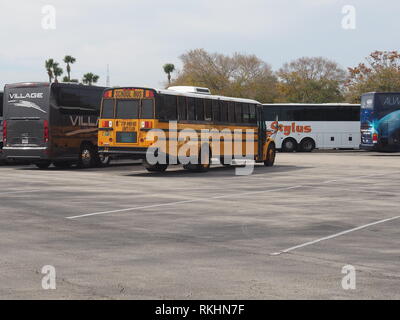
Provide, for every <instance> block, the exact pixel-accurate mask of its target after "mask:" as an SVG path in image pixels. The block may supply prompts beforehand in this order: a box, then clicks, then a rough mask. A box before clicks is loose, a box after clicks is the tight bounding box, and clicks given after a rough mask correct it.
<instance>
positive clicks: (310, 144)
mask: <svg viewBox="0 0 400 320" xmlns="http://www.w3.org/2000/svg"><path fill="white" fill-rule="evenodd" d="M314 149H315V141H314V140H313V139H311V138H306V139H303V140H302V141H301V143H300V150H301V151H302V152H312V151H313V150H314Z"/></svg>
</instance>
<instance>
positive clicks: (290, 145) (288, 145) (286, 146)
mask: <svg viewBox="0 0 400 320" xmlns="http://www.w3.org/2000/svg"><path fill="white" fill-rule="evenodd" d="M296 149H297V142H296V140H294V139H292V138H288V139H286V140H284V141H283V143H282V151H283V152H294V151H296Z"/></svg>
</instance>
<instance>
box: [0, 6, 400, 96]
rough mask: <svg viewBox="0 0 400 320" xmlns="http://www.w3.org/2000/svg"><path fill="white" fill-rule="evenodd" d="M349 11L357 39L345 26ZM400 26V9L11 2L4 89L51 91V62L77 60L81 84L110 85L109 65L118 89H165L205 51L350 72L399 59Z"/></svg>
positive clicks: (2, 24)
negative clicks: (27, 85) (45, 85)
mask: <svg viewBox="0 0 400 320" xmlns="http://www.w3.org/2000/svg"><path fill="white" fill-rule="evenodd" d="M47 5H50V6H52V8H54V13H55V14H54V15H49V14H51V13H52V12H49V11H46V7H45V6H47ZM349 5H350V6H353V7H354V9H355V18H356V19H355V29H344V28H343V26H342V22H343V21H342V20H343V19H344V18H346V16H347V14H344V13H343V12H342V10H343V7H344V6H349ZM42 10H44V11H42ZM53 17H54V19H53ZM399 17H400V1H398V0H380V1H378V0H168V1H165V0H129V1H128V0H126V1H122V0H112V1H111V0H107V1H106V0H85V1H80V0H67V1H65V0H46V1H41V0H12V1H6V0H4V1H1V3H0V38H1V40H2V41H1V43H0V88H2V87H3V86H4V84H6V83H13V82H22V81H47V79H48V78H47V73H46V70H45V68H44V61H45V60H46V59H48V58H53V59H55V60H56V61H58V62H60V66H61V67H63V68H64V70H65V65H64V63H63V62H62V59H63V57H64V56H65V55H67V54H68V55H72V56H73V57H75V58H76V59H77V61H76V63H75V64H74V65H73V66H72V78H78V79H82V75H83V74H84V73H86V72H93V73H95V74H97V75H99V76H100V79H99V82H98V84H99V85H105V84H106V75H107V65H109V69H110V85H112V86H123V85H129V86H136V85H137V86H150V87H162V86H164V84H165V81H166V75H165V73H164V72H163V69H162V66H163V65H164V64H165V63H173V64H175V66H176V67H177V68H178V69H180V68H181V67H182V64H181V62H180V59H179V56H180V55H181V54H183V53H185V52H187V51H188V50H191V49H196V48H204V49H205V50H207V51H210V52H218V53H223V54H233V53H235V52H239V53H246V54H255V55H257V56H258V57H259V58H261V59H262V60H264V61H265V62H267V63H268V64H270V65H271V66H272V68H273V70H278V69H279V68H280V67H281V66H282V64H284V63H285V62H289V61H291V60H294V59H296V58H300V57H303V56H311V57H312V56H323V57H326V58H329V59H331V60H334V61H336V62H338V63H339V64H340V65H341V66H342V67H343V68H347V67H352V66H355V65H357V64H358V63H359V62H362V61H363V60H364V59H365V57H366V56H368V55H369V53H371V52H372V51H374V50H399V49H400V48H399V46H400V42H399V36H398V34H399V31H400V18H399ZM52 21H55V25H54V24H51V22H52ZM345 21H347V22H348V20H347V19H346V20H345ZM43 23H44V27H45V28H44V27H43ZM49 26H50V28H49ZM53 27H54V28H53ZM0 90H1V89H0Z"/></svg>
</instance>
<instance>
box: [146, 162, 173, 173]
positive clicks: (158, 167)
mask: <svg viewBox="0 0 400 320" xmlns="http://www.w3.org/2000/svg"><path fill="white" fill-rule="evenodd" d="M143 165H144V167H145V168H146V170H147V171H149V172H164V171H165V170H167V168H168V165H167V164H160V163H156V164H150V163H148V162H147V160H144V161H143Z"/></svg>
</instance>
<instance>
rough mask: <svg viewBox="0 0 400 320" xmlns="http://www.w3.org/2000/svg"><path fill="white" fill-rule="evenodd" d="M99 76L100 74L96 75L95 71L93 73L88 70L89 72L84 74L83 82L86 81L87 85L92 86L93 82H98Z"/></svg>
mask: <svg viewBox="0 0 400 320" xmlns="http://www.w3.org/2000/svg"><path fill="white" fill-rule="evenodd" d="M99 78H100V77H99V76H98V75H95V74H93V73H91V72H88V73H85V74H84V75H83V79H82V82H83V83H84V84H87V85H89V86H91V85H92V84H93V83H97V81H98V80H99Z"/></svg>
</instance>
